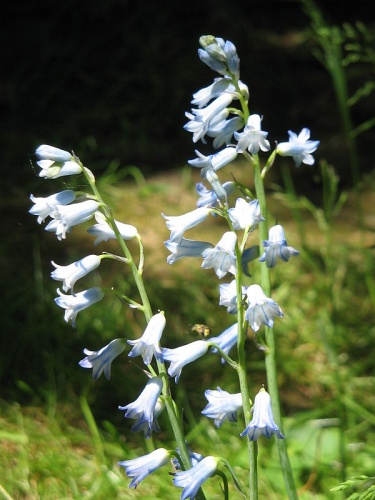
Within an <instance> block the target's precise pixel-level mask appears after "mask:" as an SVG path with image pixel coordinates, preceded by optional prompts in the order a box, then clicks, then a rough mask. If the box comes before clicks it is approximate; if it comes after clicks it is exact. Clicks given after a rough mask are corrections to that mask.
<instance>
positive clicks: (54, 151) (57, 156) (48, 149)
mask: <svg viewBox="0 0 375 500" xmlns="http://www.w3.org/2000/svg"><path fill="white" fill-rule="evenodd" d="M35 154H36V156H37V157H38V158H39V159H40V160H52V161H57V162H60V163H61V162H64V161H69V160H71V159H72V155H71V154H70V153H69V152H68V151H64V150H63V149H59V148H55V147H54V146H48V145H47V144H42V145H41V146H39V147H38V148H37V149H36V151H35Z"/></svg>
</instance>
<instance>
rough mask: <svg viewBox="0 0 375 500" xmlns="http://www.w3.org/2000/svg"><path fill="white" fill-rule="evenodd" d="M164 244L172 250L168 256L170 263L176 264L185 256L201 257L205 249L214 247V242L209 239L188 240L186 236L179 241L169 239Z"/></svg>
mask: <svg viewBox="0 0 375 500" xmlns="http://www.w3.org/2000/svg"><path fill="white" fill-rule="evenodd" d="M164 245H165V246H166V247H167V248H168V250H169V251H170V252H171V255H168V257H167V262H168V264H174V263H175V262H177V261H178V260H180V259H182V258H184V257H201V256H202V255H203V252H204V251H205V250H207V249H208V248H213V245H212V243H208V242H207V241H196V240H187V239H185V238H181V241H180V242H179V243H177V242H176V241H171V240H168V241H165V242H164Z"/></svg>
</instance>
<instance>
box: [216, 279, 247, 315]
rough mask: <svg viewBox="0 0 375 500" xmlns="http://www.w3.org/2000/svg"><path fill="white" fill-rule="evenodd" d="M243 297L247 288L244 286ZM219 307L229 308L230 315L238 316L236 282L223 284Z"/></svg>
mask: <svg viewBox="0 0 375 500" xmlns="http://www.w3.org/2000/svg"><path fill="white" fill-rule="evenodd" d="M241 288H242V296H243V297H244V296H245V295H246V290H247V287H245V286H242V287H241ZM219 290H220V301H219V305H220V306H224V307H226V308H227V311H228V313H229V314H237V284H236V280H233V281H231V282H230V283H223V284H222V285H220V286H219Z"/></svg>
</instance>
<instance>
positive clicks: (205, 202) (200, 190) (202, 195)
mask: <svg viewBox="0 0 375 500" xmlns="http://www.w3.org/2000/svg"><path fill="white" fill-rule="evenodd" d="M222 187H223V189H224V190H225V193H226V198H227V197H228V196H229V195H230V193H232V192H233V191H234V189H235V187H236V183H235V182H233V181H228V182H224V184H222ZM195 189H196V191H197V194H198V196H199V198H198V200H197V207H216V206H217V204H218V200H219V198H218V196H217V194H216V193H215V191H214V190H213V189H207V188H206V186H205V185H204V184H203V182H198V183H197V184H196V186H195Z"/></svg>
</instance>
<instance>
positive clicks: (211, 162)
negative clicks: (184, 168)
mask: <svg viewBox="0 0 375 500" xmlns="http://www.w3.org/2000/svg"><path fill="white" fill-rule="evenodd" d="M195 154H196V155H197V158H194V160H189V161H188V163H189V165H191V166H192V167H195V168H200V169H201V177H203V178H205V174H206V171H207V169H211V168H212V169H213V170H214V171H215V172H217V171H218V170H220V169H221V168H223V167H225V166H226V165H228V164H229V163H231V162H232V161H234V160H235V159H236V158H237V151H236V148H234V147H232V146H228V147H226V148H224V149H222V150H221V151H218V152H217V153H214V154H212V155H209V156H205V155H203V154H201V153H200V152H199V151H198V150H195Z"/></svg>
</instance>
